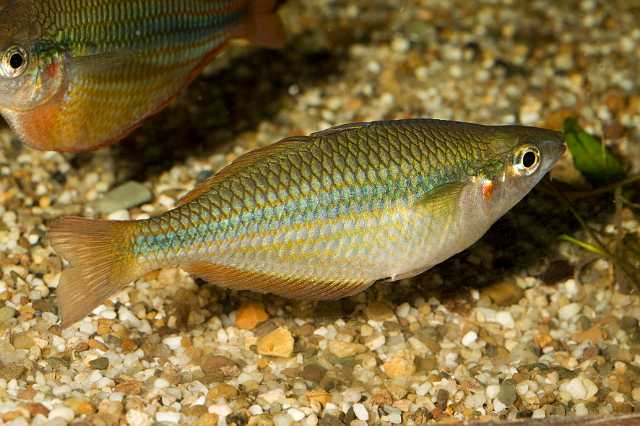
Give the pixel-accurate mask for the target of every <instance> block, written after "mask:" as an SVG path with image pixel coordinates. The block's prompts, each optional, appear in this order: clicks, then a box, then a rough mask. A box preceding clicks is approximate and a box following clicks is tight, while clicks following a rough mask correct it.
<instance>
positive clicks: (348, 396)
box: [342, 389, 362, 402]
mask: <svg viewBox="0 0 640 426" xmlns="http://www.w3.org/2000/svg"><path fill="white" fill-rule="evenodd" d="M342 398H343V399H344V400H345V401H347V402H358V401H360V398H362V393H360V391H358V390H356V389H347V390H346V391H344V393H343V394H342Z"/></svg>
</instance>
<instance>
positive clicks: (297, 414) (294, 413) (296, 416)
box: [287, 408, 305, 422]
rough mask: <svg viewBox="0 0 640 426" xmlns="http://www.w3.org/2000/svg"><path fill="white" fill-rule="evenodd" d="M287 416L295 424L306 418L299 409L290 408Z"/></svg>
mask: <svg viewBox="0 0 640 426" xmlns="http://www.w3.org/2000/svg"><path fill="white" fill-rule="evenodd" d="M287 414H288V415H289V416H290V417H291V418H292V419H293V421H294V422H299V421H300V420H302V419H304V417H305V415H304V413H303V412H302V411H300V410H298V409H297V408H289V409H288V410H287Z"/></svg>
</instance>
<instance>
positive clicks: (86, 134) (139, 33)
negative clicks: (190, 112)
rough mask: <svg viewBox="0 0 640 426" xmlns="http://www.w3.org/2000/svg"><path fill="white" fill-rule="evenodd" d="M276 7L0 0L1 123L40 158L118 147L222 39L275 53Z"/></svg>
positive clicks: (228, 1)
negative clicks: (239, 40) (52, 152)
mask: <svg viewBox="0 0 640 426" xmlns="http://www.w3.org/2000/svg"><path fill="white" fill-rule="evenodd" d="M276 2H277V0H0V113H2V115H3V116H4V117H5V119H6V120H7V121H8V122H9V124H10V125H11V127H12V128H13V130H14V131H15V132H16V133H17V134H18V135H19V136H20V138H21V139H22V140H23V141H24V143H25V144H27V145H29V146H31V147H33V148H37V149H41V150H55V151H82V150H88V149H96V148H99V147H101V146H105V145H108V144H111V143H114V142H117V141H118V140H120V139H122V138H124V137H125V136H126V135H127V134H129V133H130V132H131V131H132V130H134V129H135V128H136V127H138V126H139V125H140V124H141V122H142V121H143V120H144V119H145V118H147V117H149V116H150V115H152V114H154V113H156V112H159V111H160V110H161V109H163V108H164V107H165V106H166V105H167V104H168V103H169V102H170V101H171V100H172V99H173V98H174V97H175V96H176V95H177V94H178V93H179V92H180V90H181V89H183V88H184V87H186V86H187V85H188V84H189V83H190V82H191V81H192V80H193V79H194V78H195V77H196V76H197V75H198V74H199V72H200V71H201V70H202V68H204V66H205V65H206V64H207V63H209V62H210V61H211V60H212V59H213V58H214V57H215V56H216V54H217V53H218V52H219V51H220V50H221V49H222V48H223V47H224V45H225V43H226V42H227V41H228V40H229V39H231V38H235V37H240V38H247V39H249V40H251V41H254V42H256V43H257V44H260V45H264V46H268V47H278V46H280V45H281V44H282V43H283V40H284V34H283V29H282V26H281V22H280V21H279V19H278V18H277V15H276V14H275V12H274V9H275V6H276Z"/></svg>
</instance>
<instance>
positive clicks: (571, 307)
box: [558, 303, 582, 321]
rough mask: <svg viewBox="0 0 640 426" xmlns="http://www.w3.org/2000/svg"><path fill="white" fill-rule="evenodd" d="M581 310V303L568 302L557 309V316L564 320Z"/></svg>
mask: <svg viewBox="0 0 640 426" xmlns="http://www.w3.org/2000/svg"><path fill="white" fill-rule="evenodd" d="M581 310H582V305H580V304H579V303H569V304H568V305H564V306H563V307H562V308H560V309H559V310H558V317H560V319H561V320H564V321H566V320H568V319H571V318H575V316H576V315H578V313H579V312H580V311H581Z"/></svg>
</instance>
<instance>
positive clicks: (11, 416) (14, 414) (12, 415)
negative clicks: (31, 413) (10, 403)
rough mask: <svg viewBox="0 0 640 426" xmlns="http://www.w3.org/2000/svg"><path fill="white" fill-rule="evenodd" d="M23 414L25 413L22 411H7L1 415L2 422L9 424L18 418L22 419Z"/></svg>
mask: <svg viewBox="0 0 640 426" xmlns="http://www.w3.org/2000/svg"><path fill="white" fill-rule="evenodd" d="M24 414H25V413H24V412H23V411H22V410H12V411H7V412H6V413H4V414H3V415H2V420H4V421H5V422H10V421H12V420H15V419H17V418H18V417H23V416H24Z"/></svg>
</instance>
